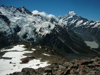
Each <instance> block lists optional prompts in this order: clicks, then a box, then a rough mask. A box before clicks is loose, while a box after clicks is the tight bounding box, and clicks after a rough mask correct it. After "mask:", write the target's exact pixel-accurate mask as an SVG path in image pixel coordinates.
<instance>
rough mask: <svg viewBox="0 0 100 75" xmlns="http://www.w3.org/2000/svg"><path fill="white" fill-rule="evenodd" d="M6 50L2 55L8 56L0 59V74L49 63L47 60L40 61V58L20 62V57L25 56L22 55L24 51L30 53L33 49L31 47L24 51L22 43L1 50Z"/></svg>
mask: <svg viewBox="0 0 100 75" xmlns="http://www.w3.org/2000/svg"><path fill="white" fill-rule="evenodd" d="M5 51H8V52H6V53H5V54H4V55H3V56H2V57H3V58H4V57H5V58H9V59H3V58H2V59H0V75H6V74H10V73H13V72H19V71H21V70H22V69H23V68H26V67H28V68H33V69H38V68H40V67H45V66H48V65H50V64H48V62H47V61H46V62H41V58H40V59H33V60H30V61H29V62H28V63H21V62H22V61H21V59H22V58H26V57H27V56H24V55H23V54H25V53H32V52H34V51H35V49H33V48H32V51H26V48H24V45H16V46H14V47H13V48H11V49H3V50H1V52H5Z"/></svg>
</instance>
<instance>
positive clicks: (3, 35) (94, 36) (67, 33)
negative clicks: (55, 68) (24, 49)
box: [0, 5, 100, 56]
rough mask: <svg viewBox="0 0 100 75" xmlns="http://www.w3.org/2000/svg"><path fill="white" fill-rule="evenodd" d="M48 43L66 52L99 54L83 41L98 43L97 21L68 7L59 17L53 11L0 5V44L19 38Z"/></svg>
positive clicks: (61, 51) (14, 41)
mask: <svg viewBox="0 0 100 75" xmlns="http://www.w3.org/2000/svg"><path fill="white" fill-rule="evenodd" d="M23 41H25V42H29V43H35V44H39V45H42V46H49V47H51V48H52V49H54V50H56V51H58V52H59V53H61V54H63V55H64V56H66V54H69V53H74V54H90V55H91V54H92V55H95V54H96V55H97V54H99V53H98V51H96V50H94V49H91V48H90V47H89V46H87V44H86V43H85V42H84V41H96V42H97V43H98V44H100V22H95V21H89V20H88V19H86V18H83V17H81V16H78V15H77V14H76V13H75V12H73V11H71V12H69V13H68V14H67V15H65V16H59V17H58V18H57V17H55V16H54V15H52V14H46V13H45V12H38V11H37V10H35V11H33V12H30V11H29V10H28V9H27V8H25V7H19V8H16V7H13V6H10V7H7V6H4V5H1V6H0V48H3V47H6V46H8V45H12V44H15V43H18V42H23Z"/></svg>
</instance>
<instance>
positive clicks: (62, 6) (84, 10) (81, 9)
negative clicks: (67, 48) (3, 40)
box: [0, 0, 100, 21]
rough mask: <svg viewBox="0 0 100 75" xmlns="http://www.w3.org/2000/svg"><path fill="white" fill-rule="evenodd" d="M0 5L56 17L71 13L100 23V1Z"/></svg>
mask: <svg viewBox="0 0 100 75" xmlns="http://www.w3.org/2000/svg"><path fill="white" fill-rule="evenodd" d="M0 5H6V6H14V7H23V6H25V7H26V8H27V9H28V10H30V11H31V12H32V11H33V10H38V11H39V12H43V11H44V12H45V13H47V14H53V15H55V16H56V17H58V16H64V15H66V14H67V13H68V12H69V11H74V12H75V13H76V14H77V15H79V16H82V17H84V18H87V19H89V20H94V21H100V0H0Z"/></svg>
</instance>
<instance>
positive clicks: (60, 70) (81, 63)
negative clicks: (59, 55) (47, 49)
mask: <svg viewBox="0 0 100 75" xmlns="http://www.w3.org/2000/svg"><path fill="white" fill-rule="evenodd" d="M9 75H100V58H99V57H95V58H93V59H89V58H88V59H80V60H77V59H74V60H72V61H65V60H63V62H59V61H57V62H56V63H52V64H51V65H50V66H48V67H45V68H39V69H36V70H35V69H32V68H23V69H22V71H21V72H15V73H13V74H9Z"/></svg>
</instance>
